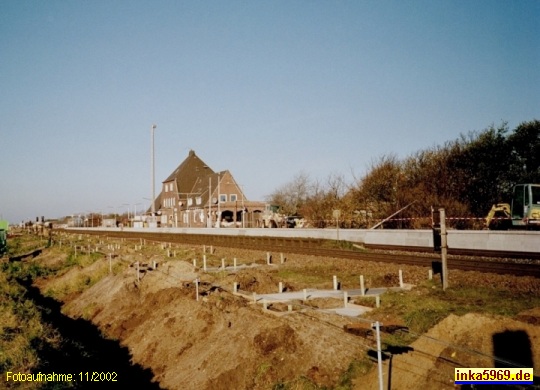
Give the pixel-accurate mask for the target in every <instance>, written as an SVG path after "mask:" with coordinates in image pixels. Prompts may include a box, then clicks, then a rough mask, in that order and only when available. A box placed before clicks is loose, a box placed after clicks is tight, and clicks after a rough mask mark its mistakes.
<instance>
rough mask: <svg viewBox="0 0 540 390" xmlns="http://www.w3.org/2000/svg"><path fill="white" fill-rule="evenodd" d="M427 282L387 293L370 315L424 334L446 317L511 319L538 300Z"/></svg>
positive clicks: (539, 298)
mask: <svg viewBox="0 0 540 390" xmlns="http://www.w3.org/2000/svg"><path fill="white" fill-rule="evenodd" d="M434 286H435V285H433V284H432V283H430V282H426V283H425V284H424V285H423V286H419V287H417V288H416V289H415V290H412V291H410V292H387V293H385V294H384V295H382V296H381V308H379V309H376V310H375V311H373V312H371V314H370V315H377V316H379V315H383V316H384V315H388V316H391V317H393V318H396V317H397V318H401V320H402V322H403V324H404V325H406V326H407V327H409V329H410V330H411V332H414V333H419V334H421V333H425V332H426V331H428V330H429V329H430V328H432V327H433V326H434V325H436V324H437V323H438V322H439V321H441V320H442V319H444V318H446V317H447V316H449V315H450V314H455V315H464V314H467V313H479V314H487V315H501V316H507V317H512V316H515V315H516V314H518V313H519V312H521V311H524V310H527V309H531V308H533V307H536V306H540V297H534V296H526V297H525V296H519V295H516V294H514V293H511V292H508V291H500V290H497V289H495V288H485V287H475V286H468V287H460V288H455V289H448V290H446V291H442V290H441V289H440V288H432V287H434Z"/></svg>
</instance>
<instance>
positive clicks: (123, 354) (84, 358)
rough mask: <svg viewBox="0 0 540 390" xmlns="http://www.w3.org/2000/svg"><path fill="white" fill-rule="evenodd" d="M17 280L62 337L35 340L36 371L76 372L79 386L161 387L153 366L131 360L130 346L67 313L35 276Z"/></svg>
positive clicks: (47, 321) (77, 385)
mask: <svg viewBox="0 0 540 390" xmlns="http://www.w3.org/2000/svg"><path fill="white" fill-rule="evenodd" d="M17 282H18V283H19V284H20V285H21V286H23V287H24V288H25V296H24V298H25V299H28V300H31V301H32V302H33V303H34V304H35V305H36V307H37V308H38V309H39V311H40V312H41V316H42V321H43V322H44V323H47V324H49V325H51V326H52V327H53V328H54V329H55V330H56V331H57V332H58V334H59V335H60V336H61V340H62V341H61V343H60V348H58V347H57V346H53V345H51V343H49V342H48V341H47V340H43V339H35V340H33V341H32V347H33V348H34V349H35V350H36V351H37V353H38V356H39V360H40V364H39V366H38V367H36V368H35V369H34V370H33V373H36V374H37V373H40V372H41V373H42V374H50V373H56V374H73V375H74V378H76V379H77V381H76V382H71V383H70V385H71V386H72V388H76V389H88V388H92V389H97V388H99V389H119V388H138V389H150V390H151V389H156V390H157V389H161V387H160V386H159V384H156V383H154V382H152V377H153V374H152V371H151V370H150V369H146V368H143V367H142V366H140V365H138V364H132V363H131V354H130V353H129V350H128V349H127V348H126V347H122V346H121V345H120V344H119V343H118V342H117V341H114V340H109V339H106V338H104V337H103V336H102V334H101V333H100V331H99V329H98V328H97V327H96V326H94V325H93V324H92V323H91V322H90V321H87V320H84V319H72V318H70V317H68V316H66V315H64V314H63V313H62V312H61V307H62V304H61V303H60V302H58V301H56V300H55V299H53V298H50V297H46V296H44V295H43V294H41V291H40V290H39V289H38V288H37V287H35V286H33V285H32V280H30V279H24V280H23V279H17ZM81 379H82V380H81ZM92 379H97V380H95V381H92ZM113 379H116V381H113ZM50 385H51V386H49V384H48V385H47V386H46V387H44V388H51V389H52V388H60V387H58V385H59V384H58V383H56V385H53V384H52V383H50ZM65 385H67V384H65Z"/></svg>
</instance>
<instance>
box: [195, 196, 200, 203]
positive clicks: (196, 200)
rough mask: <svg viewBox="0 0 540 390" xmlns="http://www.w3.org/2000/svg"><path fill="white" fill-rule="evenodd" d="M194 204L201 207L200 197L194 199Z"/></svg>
mask: <svg viewBox="0 0 540 390" xmlns="http://www.w3.org/2000/svg"><path fill="white" fill-rule="evenodd" d="M195 203H196V204H197V205H201V204H202V198H201V197H200V196H197V197H196V198H195Z"/></svg>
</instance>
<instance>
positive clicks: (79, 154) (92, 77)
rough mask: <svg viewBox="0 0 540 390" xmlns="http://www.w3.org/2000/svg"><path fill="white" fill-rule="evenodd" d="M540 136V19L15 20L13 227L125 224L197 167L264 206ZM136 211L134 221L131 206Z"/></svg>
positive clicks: (9, 155)
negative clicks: (82, 220)
mask: <svg viewBox="0 0 540 390" xmlns="http://www.w3.org/2000/svg"><path fill="white" fill-rule="evenodd" d="M538 118H540V1H537V0H529V1H528V0H520V1H500V0H493V1H482V0H475V1H470V0H447V1H437V0H426V1H415V0H411V1H401V0H399V1H390V0H382V1H375V0H373V1H361V0H355V1H294V0H293V1H289V0H287V1H233V0H227V1H222V0H219V1H160V0H156V1H136V0H129V1H127V0H125V1H123V0H116V1H108V0H107V1H100V0H94V1H55V0H50V1H41V0H40V1H29V0H27V1H25V0H3V1H1V2H0V128H1V132H0V136H1V138H0V150H1V156H2V163H3V164H2V167H1V169H0V189H1V191H0V216H2V217H3V218H5V219H8V220H10V221H11V222H12V223H18V222H21V221H22V220H29V219H32V220H33V219H35V217H36V216H41V215H44V216H45V217H47V218H55V217H61V216H64V215H70V214H79V213H86V212H90V211H95V212H101V211H102V212H105V213H107V212H111V211H112V208H117V209H118V211H119V212H120V211H122V212H125V211H126V209H127V206H125V205H124V204H130V205H134V204H137V203H139V204H140V205H139V206H138V207H139V209H140V208H142V207H143V206H148V201H147V200H144V199H143V198H149V197H151V188H152V187H151V168H150V167H151V163H150V161H151V158H150V155H151V154H150V140H151V137H150V128H151V125H152V123H156V124H157V126H158V127H157V129H156V133H155V145H156V155H155V159H156V187H157V192H159V190H160V188H161V181H162V180H164V179H165V178H166V177H167V176H168V175H169V174H170V173H171V172H172V171H173V170H174V169H175V168H176V167H177V165H178V164H179V163H180V162H181V161H182V160H183V159H184V158H185V157H186V156H187V155H188V152H189V150H190V149H193V150H195V151H196V153H197V154H198V155H199V157H201V158H202V159H203V160H204V161H205V162H206V163H208V164H209V165H210V166H211V167H212V168H213V169H214V170H216V171H217V170H225V169H229V170H230V171H231V172H232V174H233V175H234V177H235V178H236V180H237V182H239V183H240V184H242V185H243V186H244V191H245V193H246V196H247V197H248V199H250V200H264V198H265V196H267V195H269V194H270V193H272V191H273V190H275V189H276V188H277V187H279V186H281V185H283V184H284V183H287V182H289V181H290V180H291V179H292V178H293V177H294V176H296V175H297V174H298V173H300V172H304V173H307V174H309V175H310V176H311V177H312V178H320V179H321V180H324V179H325V178H326V177H328V175H329V174H331V173H338V174H343V175H344V176H345V177H346V178H347V179H348V180H351V181H352V175H351V172H354V173H355V175H357V176H361V175H362V174H363V173H364V172H365V171H366V168H367V167H368V165H369V163H370V162H372V161H373V160H376V159H377V158H380V157H381V156H383V155H389V154H395V155H397V156H398V157H405V156H408V155H410V154H411V153H413V152H415V151H418V150H421V149H425V148H429V147H432V146H435V145H441V144H443V143H444V142H445V141H448V140H453V139H456V138H457V137H459V135H460V134H461V133H467V132H469V131H473V130H482V129H484V128H486V127H488V126H490V125H491V124H495V125H496V126H498V125H499V124H500V123H501V121H508V124H509V126H510V128H511V129H513V128H515V127H516V126H517V125H518V124H519V123H521V122H523V121H529V120H532V119H538ZM131 207H132V208H133V206H131Z"/></svg>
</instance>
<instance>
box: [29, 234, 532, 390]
mask: <svg viewBox="0 0 540 390" xmlns="http://www.w3.org/2000/svg"><path fill="white" fill-rule="evenodd" d="M107 245H109V248H110V245H111V244H107ZM150 247H152V248H153V249H150ZM89 250H90V248H89ZM109 252H111V253H112V250H109ZM206 256H207V259H208V264H209V265H208V267H209V268H210V267H211V268H212V269H207V272H204V270H203V269H202V268H203V265H202V258H203V251H202V248H201V247H199V246H181V245H177V246H176V247H174V248H167V247H164V246H163V245H162V244H157V243H156V244H147V245H146V246H145V247H144V248H142V247H139V248H137V247H136V245H133V244H130V243H121V244H119V247H118V248H116V249H115V250H114V257H113V256H110V257H109V256H107V255H104V256H102V257H101V258H100V259H99V260H96V261H94V262H92V263H90V264H85V265H78V266H76V267H71V268H69V269H67V271H66V272H63V273H58V274H56V275H54V276H48V277H43V278H41V279H38V280H36V282H35V284H36V286H38V287H39V289H40V290H41V292H42V293H43V294H45V295H51V296H58V297H60V298H59V299H61V301H62V304H63V307H62V311H63V313H64V314H66V315H68V316H70V317H72V318H83V319H86V320H88V321H91V322H92V323H93V324H94V325H95V326H96V327H98V328H99V329H100V331H101V332H102V333H103V334H104V335H105V336H106V337H107V338H110V339H115V340H118V341H119V343H120V344H121V345H122V346H125V347H127V348H128V349H129V352H130V354H131V358H132V361H133V363H137V364H139V365H141V366H142V367H145V368H148V369H150V370H151V371H152V374H153V378H154V379H153V380H154V381H155V382H156V383H159V386H160V387H161V388H164V389H227V390H229V389H323V388H324V389H338V388H339V389H346V388H349V389H378V388H379V387H378V386H379V385H378V375H377V373H378V371H377V365H376V364H377V363H376V360H375V359H373V356H376V355H374V353H373V350H375V349H376V347H375V337H374V333H373V331H372V329H371V325H372V323H373V322H374V321H380V322H381V323H382V324H383V325H385V326H387V327H392V326H393V327H395V328H400V327H402V326H406V325H407V324H406V321H405V319H404V318H401V317H400V316H399V315H392V311H391V310H388V309H389V308H388V307H385V294H390V293H391V294H419V295H420V294H423V292H422V291H425V289H430V288H431V289H439V288H440V286H439V284H440V283H438V282H437V280H433V281H431V282H428V281H427V279H428V270H427V269H426V268H422V267H412V266H400V265H398V264H382V263H371V262H362V261H351V260H346V259H332V258H323V257H315V256H299V255H298V256H297V255H288V254H285V258H284V262H283V263H281V262H280V261H279V256H275V258H277V259H278V261H277V262H276V261H274V262H273V263H272V264H271V265H268V264H267V259H266V256H267V254H266V252H263V251H247V250H238V249H228V248H213V253H207V254H206ZM66 258H67V255H58V254H54V253H53V252H44V253H43V254H42V255H40V256H38V257H36V258H35V259H33V260H32V261H37V262H40V263H42V264H44V265H49V266H54V265H55V264H60V263H62V262H65V261H66ZM233 258H236V259H237V263H238V267H237V269H233V267H231V264H232V262H233ZM194 259H195V266H194ZM222 259H226V260H222ZM222 261H226V263H227V266H226V268H225V269H220V265H221V264H223V263H222ZM154 262H155V263H156V266H155V267H154ZM137 263H138V264H137ZM137 267H139V268H137ZM137 270H138V271H137ZM399 270H402V272H403V278H404V282H405V283H406V284H407V286H406V287H407V289H405V290H397V291H396V290H394V291H392V292H384V291H383V290H377V292H380V293H382V295H381V298H380V302H381V306H382V307H385V310H378V309H377V308H376V305H375V299H374V297H368V298H365V297H359V296H358V294H357V293H352V294H351V295H349V299H348V300H347V306H348V307H349V308H358V310H359V312H358V314H357V315H355V313H352V314H351V313H350V312H349V313H344V312H341V313H340V312H339V310H337V309H343V308H344V307H345V306H346V305H345V302H344V298H343V293H342V292H340V293H336V291H335V289H334V280H333V276H334V275H336V276H337V278H338V280H339V283H340V289H341V290H342V291H343V290H350V291H352V290H356V292H358V291H359V276H360V275H363V276H364V278H365V283H366V288H367V289H371V291H372V292H373V291H375V290H374V289H375V288H395V287H399ZM320 273H324V274H325V275H327V277H325V276H324V275H321V274H320ZM96 275H100V276H99V277H97V276H96ZM280 282H281V283H282V284H281V286H282V289H283V291H284V292H285V293H287V292H289V293H290V292H294V293H295V295H294V296H290V297H287V298H286V299H284V300H281V299H271V297H273V296H275V295H276V294H277V293H278V288H279V284H280ZM85 283H86V285H87V287H85V288H80V286H81V284H85ZM449 283H450V286H451V288H460V286H466V285H475V286H482V285H485V287H486V288H493V286H497V287H498V288H499V289H506V290H512V291H515V292H516V294H520V295H522V296H524V297H527V296H534V297H538V296H539V295H540V282H539V281H538V279H535V278H531V277H506V276H502V275H493V274H478V273H476V272H461V271H455V272H452V273H451V274H450V275H449ZM235 284H236V285H237V286H238V291H237V292H235V291H234V289H235V287H234V286H235ZM304 289H306V290H308V291H310V292H314V291H319V290H325V291H327V292H328V293H329V296H318V297H314V296H312V297H308V299H307V300H304V299H303V298H304V295H303V294H304V292H303V291H304ZM368 291H369V290H368ZM265 294H271V295H265ZM336 294H337V295H336ZM311 295H313V294H311ZM331 295H334V296H331ZM284 297H286V296H284ZM278 298H279V297H278ZM524 299H526V298H524ZM264 303H266V305H265V304H264ZM479 304H480V303H479ZM265 306H266V310H265V309H264V307H265ZM386 337H388V336H386ZM390 337H391V336H390ZM497 340H503V343H504V342H507V341H510V342H513V345H514V347H516V348H518V347H519V348H521V349H519V352H518V355H519V361H520V362H523V361H526V362H529V361H530V364H531V365H532V366H533V367H534V369H535V373H536V372H540V307H530V308H529V309H528V310H526V311H523V312H521V313H519V314H517V315H514V316H497V315H482V314H479V313H475V312H471V313H469V314H465V315H454V314H450V315H449V316H447V317H446V318H444V319H442V320H441V321H440V322H439V323H438V324H437V325H435V326H434V327H433V328H431V329H429V330H428V331H427V332H426V333H425V334H423V335H418V337H416V338H415V341H413V342H412V343H411V344H410V345H408V346H407V347H406V348H400V349H399V350H398V349H396V350H391V349H388V350H387V354H386V356H387V358H386V359H385V362H384V370H383V372H384V381H385V387H384V388H392V389H410V388H415V387H424V388H426V389H444V388H447V389H453V388H456V386H455V385H454V380H453V375H454V368H455V367H494V366H496V365H498V364H499V362H498V361H496V360H494V357H496V356H497V354H499V355H500V354H501V352H500V351H501V346H500V345H501V344H500V342H498V341H497ZM516 342H520V343H521V345H518V344H516ZM505 356H506V357H507V356H508V354H506V355H505ZM524 356H525V357H524ZM388 357H389V358H388ZM524 359H525V360H524ZM111 370H114V367H111ZM119 379H121V378H119Z"/></svg>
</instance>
